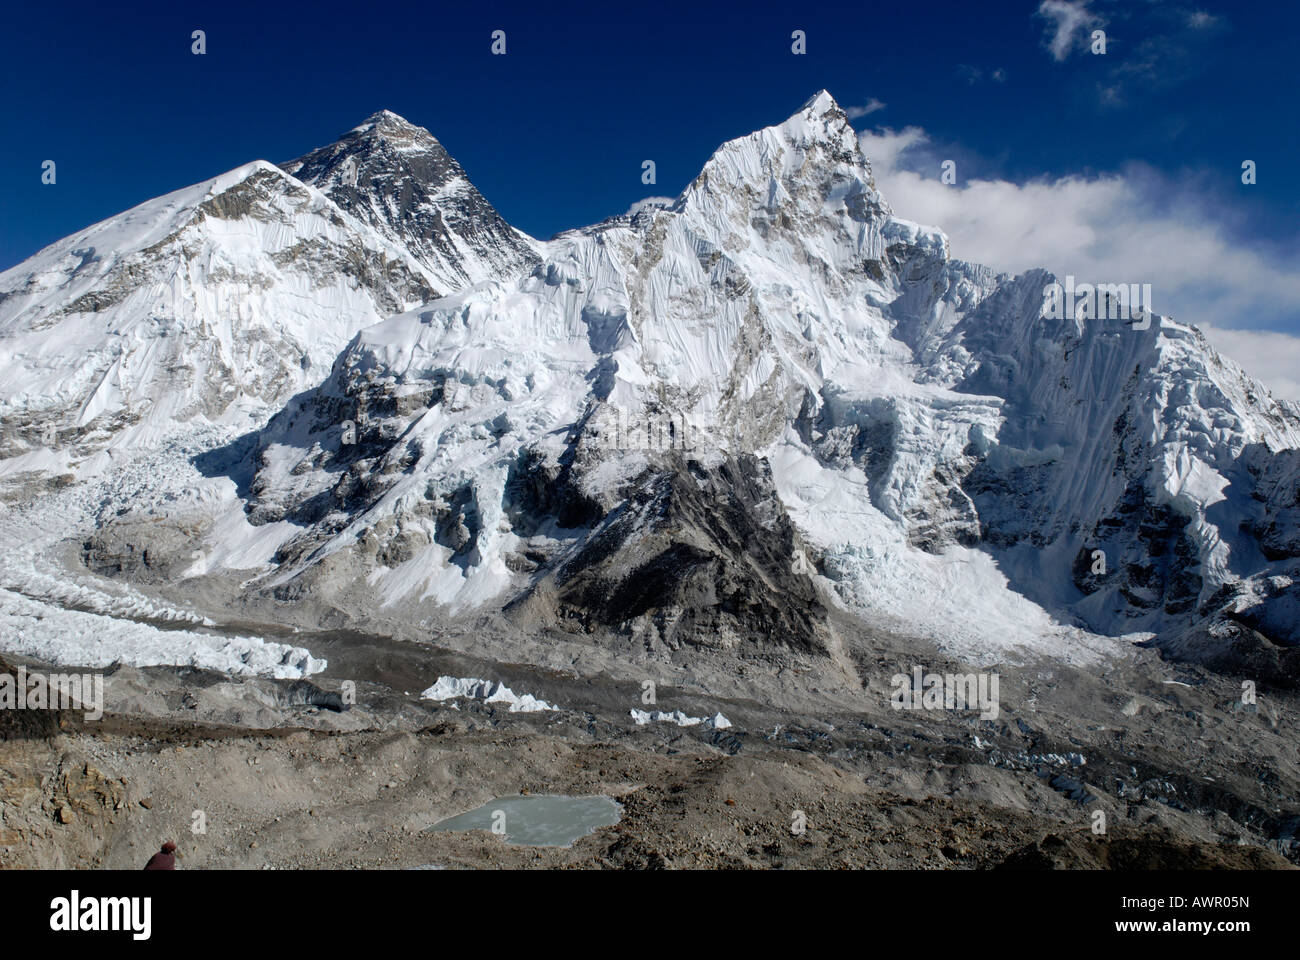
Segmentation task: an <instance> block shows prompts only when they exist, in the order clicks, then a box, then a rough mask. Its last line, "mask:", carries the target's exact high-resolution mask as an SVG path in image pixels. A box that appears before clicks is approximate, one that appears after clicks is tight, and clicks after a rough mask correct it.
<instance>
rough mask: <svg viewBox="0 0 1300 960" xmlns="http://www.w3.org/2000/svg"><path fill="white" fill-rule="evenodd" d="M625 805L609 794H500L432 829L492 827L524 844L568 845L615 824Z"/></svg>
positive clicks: (510, 838) (487, 828)
mask: <svg viewBox="0 0 1300 960" xmlns="http://www.w3.org/2000/svg"><path fill="white" fill-rule="evenodd" d="M622 816H623V807H622V805H620V804H619V803H617V802H615V801H614V800H613V799H611V798H610V797H604V796H596V797H565V796H546V795H542V796H535V797H534V796H530V797H498V798H497V799H495V800H489V801H488V802H487V803H485V804H483V806H481V807H479V808H477V809H475V810H471V811H469V812H468V813H462V814H460V815H459V816H455V817H448V818H447V819H446V820H440V821H439V822H437V823H435V824H434V825H433V826H432V827H430V828H429V829H430V830H490V831H492V832H493V833H498V834H505V838H506V840H507V841H508V842H510V843H517V844H520V845H521V846H525V847H567V846H570V845H571V844H572V843H573V841H575V840H577V839H578V838H579V837H583V836H586V835H587V834H589V833H591V832H592V831H594V830H595V829H596V828H597V827H608V826H612V825H613V824H615V823H618V821H619V820H620V819H621V818H622Z"/></svg>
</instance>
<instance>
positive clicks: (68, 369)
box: [0, 112, 537, 480]
mask: <svg viewBox="0 0 1300 960" xmlns="http://www.w3.org/2000/svg"><path fill="white" fill-rule="evenodd" d="M340 163H346V164H351V166H352V168H353V169H358V170H360V171H362V176H361V177H360V178H357V179H355V182H354V183H353V184H349V185H346V186H344V185H340V184H339V183H337V182H336V179H331V171H333V170H334V169H335V166H336V165H337V164H340ZM287 167H288V168H289V169H292V170H295V171H298V172H301V173H302V174H303V179H301V180H300V179H298V178H296V177H294V176H292V175H290V174H289V173H286V172H284V170H282V169H280V168H279V167H276V166H273V165H272V164H269V163H266V162H264V161H255V162H253V163H250V164H247V165H245V166H243V167H240V168H239V169H237V170H232V171H230V172H229V173H226V174H223V175H221V176H219V177H215V178H213V179H211V180H208V181H206V182H204V183H200V184H197V185H195V186H193V187H188V188H185V189H182V190H178V191H176V192H174V193H171V194H168V195H166V196H163V197H160V198H158V199H157V200H152V201H149V202H147V203H144V204H141V205H140V206H138V207H136V208H134V209H132V210H129V211H127V212H125V213H123V214H120V215H118V216H116V217H112V218H110V219H108V220H105V221H103V222H102V223H98V224H95V225H94V226H91V227H88V228H87V229H85V230H83V231H80V232H79V233H78V234H76V235H74V236H72V237H69V238H67V239H65V240H62V241H60V242H58V243H55V244H53V245H52V246H50V247H48V248H46V249H45V250H42V251H41V252H40V253H38V254H36V256H34V257H32V258H31V259H30V260H28V261H26V262H24V263H22V264H20V265H18V266H16V267H14V268H12V269H10V270H7V271H5V272H4V273H2V274H0V421H3V424H4V431H3V435H2V436H0V474H3V475H4V476H5V477H6V478H7V479H10V480H12V479H14V478H19V477H24V476H31V475H40V474H42V473H51V472H54V473H57V472H61V471H64V470H68V469H75V470H76V472H77V473H78V474H79V475H83V476H84V475H86V474H87V473H93V472H94V471H95V470H96V469H102V468H104V467H105V466H107V465H108V464H109V463H110V462H112V461H111V460H110V459H109V455H108V454H106V453H104V452H103V451H105V449H106V448H113V449H114V450H115V451H118V452H120V451H123V450H132V449H141V448H145V447H148V446H150V445H152V444H156V443H157V442H158V441H159V440H160V439H161V438H162V437H163V436H165V435H167V434H168V433H169V432H171V431H173V430H174V429H176V427H177V426H178V425H180V426H181V427H182V428H185V429H188V428H193V427H194V426H196V425H197V424H199V423H202V422H208V423H230V424H237V425H256V424H258V423H261V422H264V421H265V419H266V417H267V416H269V415H270V413H271V412H273V411H274V410H275V409H277V408H278V407H279V406H281V405H282V404H283V403H284V402H285V401H286V400H288V399H289V397H291V396H293V395H294V394H295V393H297V392H298V391H300V390H302V389H303V388H305V387H309V386H314V385H315V384H317V383H319V382H320V381H321V379H322V378H323V377H324V376H325V375H326V373H327V372H328V370H329V368H330V364H331V363H332V361H333V359H334V357H335V356H337V354H338V352H339V351H340V350H341V349H342V348H343V347H344V346H345V345H346V344H347V342H348V341H349V339H350V338H351V337H352V336H353V335H354V334H355V333H356V332H357V331H358V330H360V329H362V328H363V327H367V326H370V325H371V324H374V323H376V322H377V321H379V320H380V319H382V318H383V317H385V316H388V315H390V314H392V313H395V312H399V311H401V310H403V309H407V308H409V307H412V306H415V305H417V304H419V303H423V302H426V301H428V300H430V299H433V298H435V297H437V296H440V295H443V294H445V293H447V292H450V291H452V290H455V289H457V288H459V287H461V286H462V285H464V284H465V283H467V282H477V281H480V280H484V279H487V278H490V277H498V278H499V277H504V276H510V275H514V274H522V273H526V272H527V270H528V269H529V268H530V266H531V264H532V263H533V262H534V261H535V260H536V259H537V255H536V253H535V252H534V247H535V246H536V243H535V241H532V240H531V239H529V238H527V237H525V236H523V235H522V234H520V233H518V231H515V230H513V229H512V228H510V227H508V226H506V225H505V224H504V223H503V222H502V221H501V219H500V217H499V216H498V215H497V214H496V212H495V211H494V210H492V208H491V207H490V206H488V205H487V203H486V202H485V201H483V199H482V197H481V196H479V194H478V193H477V191H476V190H475V189H474V187H473V186H472V185H471V184H470V183H469V181H468V180H467V179H466V178H465V176H464V172H463V171H462V170H461V169H460V167H459V166H458V165H457V164H456V163H455V161H454V160H452V159H451V158H450V157H448V156H447V154H446V151H445V150H443V149H442V147H441V146H440V145H439V144H438V143H437V141H435V140H434V139H433V138H432V137H431V136H430V135H429V134H428V133H427V132H425V131H423V130H420V129H418V128H416V127H412V126H411V125H409V124H407V123H406V122H405V121H403V120H401V118H399V117H397V116H396V115H394V114H391V113H387V112H385V113H381V114H376V115H375V117H372V118H371V119H370V120H368V121H367V122H366V123H365V124H363V125H362V126H361V127H358V128H357V129H356V130H353V131H351V132H350V133H348V134H347V135H345V136H344V137H343V138H342V139H341V140H340V141H339V142H338V143H335V144H332V145H330V146H328V147H324V148H321V149H320V150H318V151H315V152H314V153H312V154H309V155H308V156H307V157H305V158H303V159H302V160H300V161H295V162H294V163H292V164H288V165H287ZM317 184H319V186H320V189H317V186H316V185H317ZM336 201H337V202H336ZM119 462H120V458H119Z"/></svg>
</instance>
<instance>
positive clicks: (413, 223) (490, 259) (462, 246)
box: [283, 110, 541, 292]
mask: <svg viewBox="0 0 1300 960" xmlns="http://www.w3.org/2000/svg"><path fill="white" fill-rule="evenodd" d="M283 167H284V169H285V170H286V171H287V172H288V173H290V174H292V175H293V176H295V177H297V178H298V179H299V180H301V181H302V182H303V183H305V184H308V185H310V186H313V187H316V188H317V189H318V190H320V191H321V192H322V193H324V194H325V195H326V196H328V197H329V198H330V199H331V200H333V201H334V202H335V203H337V204H338V205H339V206H340V207H342V208H343V209H344V210H346V211H347V212H348V213H350V214H352V215H353V216H354V217H356V218H357V219H358V220H360V221H362V222H363V223H365V224H367V225H369V226H371V227H373V228H374V229H375V230H376V231H377V232H378V233H379V234H381V235H382V236H384V237H386V238H387V239H389V240H391V241H393V242H394V243H397V244H398V245H400V246H401V247H403V248H404V249H405V250H406V251H407V252H408V253H410V254H411V255H413V256H414V257H415V258H416V259H417V260H419V261H420V262H421V263H422V264H424V265H425V266H426V267H427V268H428V269H429V271H430V272H431V273H432V274H433V275H434V276H436V277H438V278H439V280H440V282H442V283H443V284H444V285H445V287H444V289H445V292H451V291H452V290H454V289H458V288H460V287H463V286H468V285H471V284H475V283H480V282H482V281H484V280H493V279H500V278H502V277H513V276H516V275H519V274H523V273H527V272H528V270H529V269H530V268H531V267H532V266H533V265H534V264H535V263H537V261H538V260H539V259H540V256H539V254H538V251H539V250H540V249H541V247H540V244H538V243H537V241H535V240H534V239H533V238H532V237H529V236H528V235H527V234H525V233H522V232H521V231H519V230H516V229H515V228H514V227H512V226H510V225H509V224H508V223H506V222H505V220H503V219H502V218H501V215H500V214H499V213H497V212H496V210H495V209H493V207H492V205H491V204H490V203H488V202H487V200H485V199H484V198H483V195H482V194H481V193H479V192H478V190H477V189H476V188H475V187H474V185H473V184H472V183H470V181H469V177H467V176H466V175H465V171H464V170H463V169H462V168H461V165H460V164H459V163H457V162H456V160H455V158H453V157H452V156H451V155H450V154H449V153H447V151H446V149H445V148H444V147H443V146H442V144H440V143H439V142H438V141H437V140H436V139H434V137H433V135H432V134H430V133H429V131H428V130H425V129H424V128H423V127H417V126H414V125H413V124H410V123H407V122H406V121H405V120H403V119H402V118H401V117H399V116H398V115H397V114H395V113H393V112H391V111H389V110H381V111H380V112H379V113H376V114H375V115H374V116H372V117H370V118H369V119H368V120H366V121H365V123H362V124H361V125H360V126H358V127H356V128H355V129H353V130H351V131H349V132H348V133H347V134H345V135H344V136H343V137H342V138H340V139H339V141H338V142H337V143H332V144H330V145H329V146H327V147H321V148H320V149H318V150H313V151H312V152H311V153H309V154H307V155H306V156H305V157H299V158H298V159H297V160H294V161H293V162H291V163H286V164H284V165H283Z"/></svg>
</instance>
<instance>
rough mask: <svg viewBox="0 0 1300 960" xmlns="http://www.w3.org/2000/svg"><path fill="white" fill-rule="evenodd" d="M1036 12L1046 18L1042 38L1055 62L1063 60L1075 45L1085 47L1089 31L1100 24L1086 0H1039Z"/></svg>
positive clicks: (1099, 19)
mask: <svg viewBox="0 0 1300 960" xmlns="http://www.w3.org/2000/svg"><path fill="white" fill-rule="evenodd" d="M1037 15H1038V16H1039V17H1042V18H1043V19H1044V20H1047V21H1048V26H1047V35H1046V37H1045V38H1044V40H1045V42H1046V44H1047V49H1048V50H1050V51H1051V53H1052V58H1053V59H1054V60H1056V61H1057V62H1060V61H1063V60H1065V59H1066V58H1067V57H1069V55H1070V53H1071V52H1072V51H1073V50H1075V49H1076V48H1079V47H1086V46H1087V38H1088V35H1089V31H1090V30H1091V29H1092V28H1093V27H1094V26H1097V25H1101V23H1102V21H1101V18H1100V17H1098V16H1097V15H1096V14H1095V13H1093V12H1092V11H1091V10H1089V9H1088V0H1043V2H1042V3H1040V4H1039V5H1038V13H1037Z"/></svg>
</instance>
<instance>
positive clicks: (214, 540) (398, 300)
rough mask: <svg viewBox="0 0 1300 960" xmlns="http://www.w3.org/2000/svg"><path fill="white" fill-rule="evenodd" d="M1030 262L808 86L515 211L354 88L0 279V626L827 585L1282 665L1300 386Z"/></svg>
mask: <svg viewBox="0 0 1300 960" xmlns="http://www.w3.org/2000/svg"><path fill="white" fill-rule="evenodd" d="M902 212H903V213H905V212H906V211H902ZM1095 279H1098V280H1105V279H1107V278H1095ZM1052 282H1053V278H1052V277H1051V276H1049V275H1048V274H1046V273H1044V272H1041V271H1031V272H1028V273H1026V274H1023V275H1020V276H1008V275H998V274H995V273H994V272H993V271H991V270H989V269H987V268H985V267H981V266H978V265H976V264H971V263H966V262H962V261H958V260H953V259H952V258H951V257H950V256H949V252H948V244H947V240H946V238H945V237H944V235H943V234H942V232H940V231H939V230H938V229H936V228H933V227H927V226H922V225H919V224H916V223H913V222H911V221H908V220H905V219H902V218H901V217H899V216H896V215H895V213H894V211H893V210H892V209H891V207H890V206H889V204H888V202H887V200H886V198H884V197H883V196H881V195H880V193H879V192H878V191H877V189H876V187H875V183H874V181H873V178H872V175H871V167H870V162H869V160H868V158H867V157H865V156H863V155H862V153H861V151H860V149H859V146H858V140H857V137H856V135H855V134H854V132H853V130H852V128H851V126H850V125H849V122H848V119H847V117H846V116H845V114H844V112H843V111H842V110H841V109H840V108H839V106H838V105H837V104H836V103H835V101H834V100H833V99H832V98H831V97H830V96H829V95H828V94H827V93H825V92H822V93H819V94H818V95H816V96H815V97H813V98H812V99H811V100H810V101H808V103H807V104H805V106H804V107H803V108H802V109H801V110H800V111H798V112H797V113H796V114H795V115H794V116H792V117H790V118H789V119H788V120H786V121H785V122H784V123H782V124H780V125H778V126H774V127H769V128H767V129H764V130H761V131H758V132H756V133H754V134H751V135H749V136H747V137H742V138H740V139H737V140H733V141H731V142H729V143H726V144H724V145H723V146H722V147H720V148H719V149H718V150H717V152H716V153H715V154H714V155H713V156H712V157H711V158H710V159H709V161H708V162H707V164H706V165H705V166H704V169H703V170H702V171H701V173H700V174H699V176H698V177H696V178H695V180H694V181H693V182H692V183H691V184H690V185H689V186H688V187H687V188H686V189H685V190H684V191H683V192H682V194H681V195H680V196H679V197H677V198H676V200H675V201H674V202H672V203H671V204H661V203H656V204H648V205H644V206H642V207H641V208H640V209H639V210H638V212H636V213H635V215H633V216H624V217H614V218H611V219H609V220H607V221H605V222H603V223H600V224H596V225H594V226H591V227H587V228H584V229H581V230H575V231H570V232H567V233H564V234H561V235H559V236H557V237H555V238H553V239H551V240H549V241H546V242H542V241H537V240H534V239H533V238H530V237H528V236H526V235H524V234H523V233H521V232H520V231H518V230H516V229H514V228H512V227H510V226H509V225H508V224H507V223H506V222H505V221H504V220H503V219H502V218H501V217H500V215H499V214H497V212H496V211H495V210H494V209H493V208H492V207H491V206H490V204H489V203H488V202H487V200H485V199H484V198H483V197H482V196H481V195H480V194H479V193H478V191H477V190H476V189H475V188H474V187H473V186H472V184H471V183H470V182H469V180H468V178H467V177H466V175H465V173H464V171H463V170H461V168H460V167H459V165H458V164H457V163H456V162H455V160H453V159H452V158H451V157H450V156H449V155H448V154H447V152H446V151H445V150H444V149H443V148H442V146H441V145H440V144H439V143H438V142H437V141H436V140H435V139H434V138H433V137H432V136H430V135H429V134H428V133H427V132H426V131H423V130H421V129H419V128H417V127H414V126H412V125H410V124H408V123H406V121H404V120H402V119H401V118H400V117H397V116H396V115H394V114H391V113H388V112H387V111H384V112H381V113H378V114H376V115H375V116H373V117H371V118H370V119H369V120H367V121H366V122H365V123H363V124H362V125H361V126H359V127H357V128H356V129H354V130H352V131H350V132H349V133H348V134H346V135H345V136H344V137H343V138H341V139H340V140H339V141H338V142H337V143H334V144H331V145H329V146H327V147H322V148H320V149H318V150H314V151H312V152H310V153H308V154H306V155H305V156H303V157H302V158H300V159H298V160H295V161H293V162H290V163H286V164H283V165H282V166H275V165H272V164H269V163H265V162H262V161H257V162H254V163H251V164H248V165H246V166H244V167H241V168H239V169H237V170H234V171H231V172H230V173H227V174H224V175H222V176H219V177H216V178H214V179H212V180H209V181H206V182H204V183H202V184H198V185H196V186H194V187H190V188H186V189H184V190H180V191H177V192H175V193H172V194H168V195H167V196H164V197H161V198H158V199H157V200H153V201H149V202H148V203H145V204H142V205H141V206H139V207H136V208H134V209H132V210H130V211H127V212H126V213H123V214H121V215H119V216H117V217H114V218H111V219H110V220H107V221H104V222H103V223H100V224H96V225H94V226H92V227H89V228H87V229H86V230H83V231H80V232H79V233H78V234H76V235H75V236H73V237H69V238H67V239H66V240H63V241H60V242H58V243H56V244H54V245H52V246H51V247H48V248H46V249H45V250H43V251H41V252H39V253H38V254H36V255H35V256H34V257H32V258H31V259H30V260H28V261H26V262H25V263H23V264H20V265H19V266H17V267H14V268H12V269H10V270H8V271H5V272H4V273H3V274H0V422H2V423H3V428H2V431H0V495H2V496H3V503H4V504H5V508H4V510H3V511H0V542H3V544H4V546H5V549H4V550H3V551H0V556H2V557H3V559H0V627H2V628H3V635H2V636H0V647H7V648H10V649H15V650H16V651H17V652H26V653H29V654H33V655H35V654H39V653H44V654H46V655H56V656H57V658H61V659H65V660H67V661H68V662H89V661H91V660H94V659H95V658H96V657H98V658H99V659H100V660H102V661H103V662H111V660H112V659H114V658H127V659H130V658H132V657H134V658H136V660H137V661H140V658H152V659H146V660H144V661H141V662H160V663H166V662H183V660H182V661H177V660H175V659H168V658H169V657H176V656H181V657H182V658H184V657H199V658H200V659H201V660H202V662H203V663H205V664H210V665H217V666H227V667H229V666H231V665H235V666H240V665H242V667H243V668H246V669H250V670H254V671H262V672H268V671H269V672H277V673H278V674H282V675H301V674H304V673H310V672H312V671H313V670H314V669H317V667H316V666H314V665H316V664H318V663H319V661H318V660H316V659H314V658H313V657H312V656H311V653H310V650H305V649H303V648H298V647H294V646H293V645H292V641H290V642H289V643H287V644H285V643H279V642H278V640H276V639H275V638H272V637H267V636H260V635H252V634H256V633H257V631H251V632H250V631H249V630H247V628H243V627H239V626H238V624H240V623H249V622H254V621H257V620H258V618H257V617H255V616H252V613H251V612H254V611H255V612H257V613H258V614H259V615H261V616H263V617H267V618H268V619H272V620H274V619H282V620H283V621H284V622H286V623H289V622H294V618H295V617H297V618H300V619H301V620H302V622H303V623H304V624H305V623H307V622H309V621H311V622H318V623H319V622H329V623H330V624H333V625H337V626H345V625H353V624H366V625H372V626H374V625H379V624H384V623H394V622H402V623H407V624H425V623H428V624H434V625H447V624H455V623H472V622H478V618H483V617H489V616H490V617H492V618H497V619H498V620H499V621H500V622H501V623H504V624H513V625H514V626H515V627H516V628H517V629H519V630H521V631H523V632H525V633H530V634H534V635H536V636H539V637H541V636H545V637H559V638H576V639H577V640H579V641H581V642H590V643H593V644H596V645H599V644H601V643H602V638H605V637H616V638H619V642H621V643H625V644H627V646H628V649H634V650H636V651H638V655H644V656H651V657H654V656H663V657H667V658H675V659H677V660H679V661H680V660H681V658H683V657H689V655H690V654H691V653H692V652H696V651H698V652H700V653H701V654H707V655H709V656H719V657H740V658H746V659H753V658H758V659H760V660H764V659H766V660H780V659H781V658H783V657H787V656H790V657H797V658H804V659H811V660H818V659H821V660H827V661H831V662H834V661H837V660H841V659H842V658H843V647H842V643H841V634H842V629H843V627H842V625H843V623H845V622H846V621H853V622H856V623H860V624H866V625H867V626H868V627H869V628H877V627H878V628H880V629H889V630H891V631H894V632H896V633H900V634H904V635H910V636H917V637H924V638H926V639H928V640H933V641H935V642H937V643H939V644H940V645H941V646H943V647H945V648H947V649H949V650H951V651H953V652H954V653H955V654H957V655H959V656H962V657H964V658H967V659H969V660H973V661H984V662H992V661H998V660H1004V659H1015V658H1025V657H1056V658H1061V659H1065V660H1071V661H1076V662H1089V661H1092V660H1095V659H1097V658H1101V657H1105V656H1107V655H1111V654H1113V653H1114V652H1115V651H1117V650H1121V649H1122V648H1123V645H1124V644H1127V643H1132V642H1140V641H1146V640H1151V639H1154V641H1155V642H1156V643H1157V644H1158V645H1159V646H1160V647H1161V648H1162V649H1163V650H1164V651H1165V652H1166V654H1167V655H1170V656H1173V657H1178V658H1186V659H1193V660H1199V661H1202V662H1205V663H1207V664H1209V665H1211V666H1217V667H1220V668H1223V669H1226V670H1235V669H1242V668H1247V667H1248V668H1249V669H1250V670H1251V671H1252V675H1256V676H1261V677H1264V678H1265V679H1267V680H1270V681H1273V682H1279V683H1287V684H1293V683H1294V682H1295V679H1296V677H1297V676H1300V670H1298V660H1297V655H1296V653H1295V651H1296V649H1297V645H1300V632H1298V628H1297V626H1296V624H1297V620H1298V617H1297V614H1298V613H1300V608H1298V606H1297V599H1298V598H1300V586H1297V581H1300V409H1297V408H1296V407H1295V406H1294V405H1292V404H1289V403H1287V402H1284V401H1277V400H1274V399H1273V398H1272V397H1271V395H1270V394H1269V393H1268V391H1267V390H1266V389H1265V388H1264V387H1263V386H1262V385H1260V384H1259V383H1258V382H1256V381H1254V380H1253V379H1251V378H1250V377H1248V376H1247V375H1245V374H1244V373H1243V372H1242V371H1241V370H1240V369H1239V368H1238V367H1237V366H1236V365H1235V364H1233V363H1232V362H1231V361H1229V360H1227V359H1225V358H1222V357H1220V356H1219V355H1218V354H1216V353H1215V351H1214V350H1212V349H1211V348H1210V347H1209V345H1208V344H1207V342H1206V341H1205V339H1204V337H1202V336H1201V334H1200V333H1199V332H1198V331H1197V330H1196V329H1195V328H1194V327H1192V326H1189V325H1186V324H1182V323H1177V322H1174V321H1173V320H1172V319H1170V318H1168V317H1159V316H1155V317H1152V318H1150V320H1151V322H1149V323H1136V324H1135V323H1130V322H1126V321H1122V320H1109V319H1077V318H1071V319H1053V318H1052V315H1050V314H1049V315H1048V316H1044V310H1043V305H1044V289H1045V288H1046V287H1048V286H1049V285H1050V284H1051V283H1052ZM1157 296H1158V291H1157ZM235 610H238V611H239V615H238V616H235V615H227V614H228V613H229V612H230V611H235ZM304 610H309V611H310V616H308V615H306V614H303V613H301V611H304ZM268 611H275V613H274V615H273V616H269V617H268ZM295 611H299V612H295ZM433 629H434V627H430V630H433ZM241 631H243V632H241ZM56 635H57V636H56ZM281 639H285V638H283V637H282V638H281ZM538 642H539V643H541V642H542V641H540V640H539V641H538ZM177 651H180V652H179V653H178V652H177ZM196 651H197V652H196ZM200 654H201V655H200ZM845 670H846V672H848V673H852V670H853V667H852V665H851V664H850V665H847V666H846V667H845Z"/></svg>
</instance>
